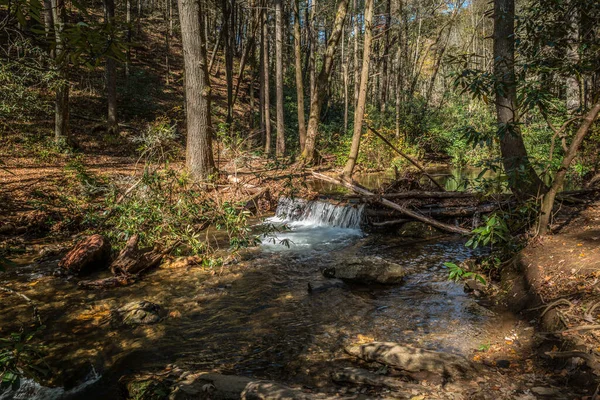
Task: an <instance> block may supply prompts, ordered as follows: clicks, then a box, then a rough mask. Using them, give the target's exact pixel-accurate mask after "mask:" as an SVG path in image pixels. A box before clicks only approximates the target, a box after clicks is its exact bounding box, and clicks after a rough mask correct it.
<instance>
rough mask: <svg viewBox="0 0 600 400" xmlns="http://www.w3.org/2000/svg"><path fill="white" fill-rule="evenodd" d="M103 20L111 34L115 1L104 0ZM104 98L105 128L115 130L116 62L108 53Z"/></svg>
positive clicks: (113, 25)
mask: <svg viewBox="0 0 600 400" xmlns="http://www.w3.org/2000/svg"><path fill="white" fill-rule="evenodd" d="M104 22H105V24H107V25H108V26H109V30H110V32H111V34H113V33H114V32H115V2H114V0H104ZM106 100H107V106H108V115H107V120H106V122H107V128H108V131H109V132H113V133H114V132H115V131H116V130H117V128H118V125H117V62H116V61H115V59H114V58H113V57H111V56H110V55H109V56H108V57H107V58H106Z"/></svg>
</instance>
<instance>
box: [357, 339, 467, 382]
mask: <svg viewBox="0 0 600 400" xmlns="http://www.w3.org/2000/svg"><path fill="white" fill-rule="evenodd" d="M345 351H346V352H347V353H348V354H350V355H352V356H355V357H357V358H360V359H362V360H364V361H368V362H372V361H374V362H378V363H380V364H384V365H388V366H390V367H393V368H396V369H400V370H403V371H407V372H412V373H417V372H423V371H426V372H432V373H435V374H439V375H441V376H442V377H443V378H445V379H448V378H452V379H463V378H469V377H472V376H474V375H475V373H476V372H477V367H476V365H475V364H473V363H472V362H470V361H469V360H467V359H466V358H465V357H462V356H459V355H455V354H451V353H442V352H437V351H432V350H426V349H421V348H417V347H412V346H403V345H400V344H398V343H392V342H372V343H367V344H362V345H352V346H348V347H346V348H345Z"/></svg>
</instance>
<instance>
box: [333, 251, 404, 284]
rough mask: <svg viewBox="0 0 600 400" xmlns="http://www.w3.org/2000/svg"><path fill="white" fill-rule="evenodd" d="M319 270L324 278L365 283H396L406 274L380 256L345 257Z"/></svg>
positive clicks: (396, 265) (399, 266) (402, 269)
mask: <svg viewBox="0 0 600 400" xmlns="http://www.w3.org/2000/svg"><path fill="white" fill-rule="evenodd" d="M321 272H322V273H323V276H325V277H326V278H338V279H342V280H345V281H350V282H357V283H367V284H368V283H382V284H397V283H400V282H402V280H403V278H404V275H406V272H405V270H404V268H403V267H402V266H401V265H399V264H396V263H393V262H389V261H386V260H384V259H382V258H380V257H352V258H346V259H343V260H341V261H339V262H336V263H335V264H334V265H331V266H327V267H323V268H321Z"/></svg>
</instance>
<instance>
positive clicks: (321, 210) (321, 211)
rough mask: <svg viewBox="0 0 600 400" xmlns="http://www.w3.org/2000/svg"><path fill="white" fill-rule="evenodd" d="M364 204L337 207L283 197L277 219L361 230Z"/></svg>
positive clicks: (276, 215) (326, 203) (278, 208)
mask: <svg viewBox="0 0 600 400" xmlns="http://www.w3.org/2000/svg"><path fill="white" fill-rule="evenodd" d="M363 209H364V204H361V205H358V206H350V205H343V206H342V205H335V204H331V203H329V202H327V201H318V200H316V201H306V200H303V199H291V198H289V197H281V198H280V199H279V203H278V204H277V211H276V212H275V219H276V220H277V221H280V222H286V223H297V224H301V225H311V226H332V227H338V228H350V229H360V224H361V222H362V215H363Z"/></svg>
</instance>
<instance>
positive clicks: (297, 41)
mask: <svg viewBox="0 0 600 400" xmlns="http://www.w3.org/2000/svg"><path fill="white" fill-rule="evenodd" d="M294 56H295V61H296V99H297V102H298V135H299V137H300V151H303V150H304V142H305V141H306V121H305V119H304V82H303V81H302V50H301V36H300V0H294Z"/></svg>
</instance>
